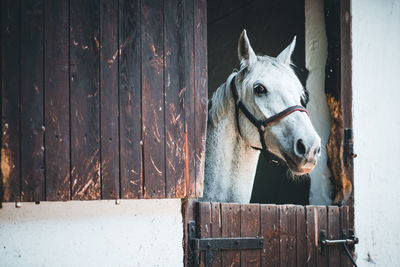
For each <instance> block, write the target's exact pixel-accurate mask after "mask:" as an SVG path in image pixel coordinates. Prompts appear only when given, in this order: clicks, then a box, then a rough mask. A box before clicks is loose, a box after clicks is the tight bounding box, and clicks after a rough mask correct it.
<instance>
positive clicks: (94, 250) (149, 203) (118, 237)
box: [0, 199, 183, 267]
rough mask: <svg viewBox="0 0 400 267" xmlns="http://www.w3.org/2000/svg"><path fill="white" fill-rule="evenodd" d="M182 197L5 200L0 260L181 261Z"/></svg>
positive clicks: (57, 262) (64, 262)
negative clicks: (27, 201)
mask: <svg viewBox="0 0 400 267" xmlns="http://www.w3.org/2000/svg"><path fill="white" fill-rule="evenodd" d="M182 238H183V231H182V215H181V201H180V200H179V199H173V200H172V199H171V200H122V201H121V202H120V204H119V205H115V201H112V200H102V201H70V202H41V203H40V204H39V205H35V204H34V203H23V204H22V207H21V208H15V204H14V203H3V208H2V209H0V259H1V260H0V265H1V266H4V267H6V266H182V265H183V249H182Z"/></svg>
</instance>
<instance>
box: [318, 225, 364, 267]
mask: <svg viewBox="0 0 400 267" xmlns="http://www.w3.org/2000/svg"><path fill="white" fill-rule="evenodd" d="M348 232H349V236H346V231H345V230H342V236H343V239H326V231H325V230H321V232H320V235H319V236H320V239H319V244H320V246H321V254H322V255H323V254H324V253H325V247H327V246H334V245H342V246H343V248H344V250H345V252H346V254H347V256H348V257H349V258H350V260H351V262H352V263H353V265H354V266H356V267H357V264H356V262H355V260H354V259H353V256H352V255H351V253H350V251H349V249H348V246H350V249H351V250H354V245H355V244H358V238H357V237H356V236H355V234H354V230H353V229H349V231H348Z"/></svg>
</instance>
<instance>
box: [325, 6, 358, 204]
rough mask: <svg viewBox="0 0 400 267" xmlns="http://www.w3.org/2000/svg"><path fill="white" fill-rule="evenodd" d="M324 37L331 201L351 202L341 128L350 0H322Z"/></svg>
mask: <svg viewBox="0 0 400 267" xmlns="http://www.w3.org/2000/svg"><path fill="white" fill-rule="evenodd" d="M325 22H326V23H325V24H326V33H327V39H328V57H327V61H326V70H325V72H326V79H325V93H326V95H327V102H328V106H329V109H330V114H331V119H332V124H331V125H332V126H331V132H330V137H329V141H328V144H327V154H328V158H329V162H330V168H331V170H332V174H333V177H334V182H335V193H336V195H335V197H334V199H333V203H334V204H340V205H343V204H352V203H353V200H352V199H350V202H349V198H351V197H352V188H353V186H352V181H353V167H352V165H353V160H352V159H351V158H350V159H349V160H347V158H346V154H345V152H346V151H344V141H345V140H344V139H345V137H344V129H345V128H352V121H351V112H352V109H351V105H352V104H351V101H352V100H351V99H352V97H351V94H352V91H351V25H350V23H351V15H350V1H339V0H333V1H325Z"/></svg>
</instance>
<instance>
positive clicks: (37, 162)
mask: <svg viewBox="0 0 400 267" xmlns="http://www.w3.org/2000/svg"><path fill="white" fill-rule="evenodd" d="M206 16H207V15H206V1H205V0H188V1H184V0H172V1H169V0H168V1H167V0H164V1H163V0H142V1H130V0H119V1H118V0H100V1H97V0H96V1H93V0H89V1H84V2H82V1H76V0H62V1H56V2H54V1H50V0H29V1H2V2H1V25H2V27H1V94H2V95H1V96H2V98H1V111H2V135H1V144H2V150H1V175H2V176H1V183H0V189H1V195H0V201H44V200H69V199H84V200H85V199H115V198H181V197H185V196H188V197H199V196H201V195H202V190H203V172H204V170H203V169H204V167H203V166H204V152H205V133H206V120H207V40H206V32H207V28H206V27H207V26H206V23H207V21H206V20H207V17H206Z"/></svg>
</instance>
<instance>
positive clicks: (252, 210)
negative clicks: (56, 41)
mask: <svg viewBox="0 0 400 267" xmlns="http://www.w3.org/2000/svg"><path fill="white" fill-rule="evenodd" d="M240 236H241V237H255V236H260V205H259V204H247V205H241V207H240ZM260 255H261V254H260V249H251V250H242V251H241V252H240V262H241V266H261V259H260Z"/></svg>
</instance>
